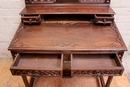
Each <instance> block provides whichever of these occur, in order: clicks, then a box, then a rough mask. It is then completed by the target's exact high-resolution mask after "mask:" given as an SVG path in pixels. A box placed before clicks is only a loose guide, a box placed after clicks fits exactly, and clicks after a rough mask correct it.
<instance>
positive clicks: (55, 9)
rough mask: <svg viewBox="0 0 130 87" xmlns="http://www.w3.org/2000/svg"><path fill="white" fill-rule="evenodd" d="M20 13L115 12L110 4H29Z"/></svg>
mask: <svg viewBox="0 0 130 87" xmlns="http://www.w3.org/2000/svg"><path fill="white" fill-rule="evenodd" d="M20 14H115V12H114V11H113V10H112V9H111V7H109V6H84V5H73V6H71V5H59V4H58V5H55V6H54V5H52V6H27V7H25V8H24V9H23V10H22V12H21V13H20Z"/></svg>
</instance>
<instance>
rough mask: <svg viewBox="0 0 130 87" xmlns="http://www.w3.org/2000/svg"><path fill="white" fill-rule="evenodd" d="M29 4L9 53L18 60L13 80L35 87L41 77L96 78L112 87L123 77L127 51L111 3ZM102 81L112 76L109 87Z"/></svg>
mask: <svg viewBox="0 0 130 87" xmlns="http://www.w3.org/2000/svg"><path fill="white" fill-rule="evenodd" d="M25 3H26V7H25V8H24V9H23V10H22V12H21V13H20V15H21V24H20V25H19V27H18V29H17V31H16V33H15V35H14V38H13V39H12V41H11V43H10V46H9V48H8V50H10V52H11V53H12V56H13V59H14V61H13V64H12V65H11V67H10V70H11V72H12V75H16V76H22V78H23V81H24V83H25V86H26V87H33V83H34V81H35V78H40V77H41V76H52V77H57V76H59V77H73V76H94V77H97V78H99V79H100V83H101V85H102V87H109V86H110V83H111V81H112V78H113V76H120V75H122V73H123V71H124V68H123V66H122V63H121V60H122V56H123V54H124V51H126V50H127V48H126V46H125V44H124V41H123V39H122V37H121V35H120V33H119V31H118V28H117V27H116V25H115V23H114V14H115V13H114V11H113V10H112V9H111V7H109V4H110V0H98V1H96V0H91V1H90V0H79V1H78V0H70V1H69V0H68V1H67V0H25ZM27 76H30V77H31V80H30V81H28V80H27ZM103 76H108V80H107V82H106V83H105V82H104V79H103ZM70 79H71V78H70Z"/></svg>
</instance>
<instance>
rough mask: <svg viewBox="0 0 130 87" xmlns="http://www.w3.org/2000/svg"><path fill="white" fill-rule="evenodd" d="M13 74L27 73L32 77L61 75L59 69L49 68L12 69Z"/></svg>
mask: <svg viewBox="0 0 130 87" xmlns="http://www.w3.org/2000/svg"><path fill="white" fill-rule="evenodd" d="M12 71H13V72H12V74H13V75H29V76H34V77H40V76H61V73H60V71H50V70H41V71H40V70H12Z"/></svg>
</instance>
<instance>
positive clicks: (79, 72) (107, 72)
mask: <svg viewBox="0 0 130 87" xmlns="http://www.w3.org/2000/svg"><path fill="white" fill-rule="evenodd" d="M73 75H74V76H79V75H89V76H100V75H121V70H75V71H73Z"/></svg>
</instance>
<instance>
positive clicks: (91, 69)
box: [71, 54, 124, 76]
mask: <svg viewBox="0 0 130 87" xmlns="http://www.w3.org/2000/svg"><path fill="white" fill-rule="evenodd" d="M72 60H73V61H72V72H71V74H72V76H82V75H83V76H100V75H104V76H119V75H122V73H123V71H124V68H123V66H122V63H121V62H120V59H119V58H118V56H117V55H116V54H74V55H73V59H72Z"/></svg>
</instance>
